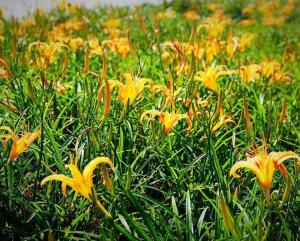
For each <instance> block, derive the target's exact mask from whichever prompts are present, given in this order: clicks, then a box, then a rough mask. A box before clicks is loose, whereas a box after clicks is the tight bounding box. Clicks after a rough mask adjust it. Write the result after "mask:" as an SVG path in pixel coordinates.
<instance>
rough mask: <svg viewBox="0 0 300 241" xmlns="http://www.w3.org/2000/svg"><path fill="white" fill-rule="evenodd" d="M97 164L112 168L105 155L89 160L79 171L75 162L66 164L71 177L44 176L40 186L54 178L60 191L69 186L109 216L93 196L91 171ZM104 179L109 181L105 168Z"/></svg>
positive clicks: (59, 175)
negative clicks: (81, 170)
mask: <svg viewBox="0 0 300 241" xmlns="http://www.w3.org/2000/svg"><path fill="white" fill-rule="evenodd" d="M99 164H107V165H109V166H110V167H111V168H112V169H113V168H114V165H113V163H112V162H111V160H110V159H109V158H107V157H97V158H95V159H93V160H92V161H90V162H89V163H88V164H87V165H86V167H85V168H84V169H83V172H82V173H81V172H80V171H79V169H78V167H77V166H76V165H75V164H72V163H71V164H69V165H66V168H68V169H69V170H70V171H71V173H72V176H73V178H71V177H69V176H66V175H62V174H54V175H50V176H48V177H46V178H44V179H43V180H42V182H41V186H43V185H45V183H46V182H49V181H52V180H55V181H60V182H62V186H61V188H62V192H63V194H64V195H66V192H67V186H70V187H71V188H72V189H73V190H75V191H76V192H78V193H79V194H80V195H82V196H83V197H85V198H86V199H88V200H89V201H90V202H95V204H96V205H97V206H98V207H99V208H100V210H101V211H102V212H103V213H104V214H105V215H106V216H108V217H110V216H111V215H110V213H109V212H108V211H107V210H106V209H105V208H104V207H103V206H102V204H101V203H100V202H99V201H98V200H97V198H96V197H95V191H94V190H93V172H94V170H95V169H96V168H97V166H98V165H99ZM103 177H104V179H105V180H106V182H107V181H109V178H108V176H107V172H106V170H104V176H103ZM105 184H106V185H107V187H109V186H110V183H105Z"/></svg>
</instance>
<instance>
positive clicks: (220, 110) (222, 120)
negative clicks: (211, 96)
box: [212, 96, 235, 132]
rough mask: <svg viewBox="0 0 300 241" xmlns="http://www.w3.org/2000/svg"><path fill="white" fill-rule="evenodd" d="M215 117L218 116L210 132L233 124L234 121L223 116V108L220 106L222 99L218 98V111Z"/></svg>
mask: <svg viewBox="0 0 300 241" xmlns="http://www.w3.org/2000/svg"><path fill="white" fill-rule="evenodd" d="M216 116H218V121H217V123H216V124H215V125H214V126H213V127H212V132H215V131H217V130H218V129H219V128H220V127H221V126H223V125H225V124H226V123H229V122H231V123H234V124H235V122H234V120H233V119H232V118H231V117H230V116H229V115H225V114H224V110H223V106H222V97H221V96H219V99H218V111H217V113H216Z"/></svg>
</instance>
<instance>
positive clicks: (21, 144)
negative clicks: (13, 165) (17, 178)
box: [0, 126, 41, 162]
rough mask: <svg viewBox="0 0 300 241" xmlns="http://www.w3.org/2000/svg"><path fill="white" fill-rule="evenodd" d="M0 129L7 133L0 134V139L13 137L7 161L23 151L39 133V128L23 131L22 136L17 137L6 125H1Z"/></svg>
mask: <svg viewBox="0 0 300 241" xmlns="http://www.w3.org/2000/svg"><path fill="white" fill-rule="evenodd" d="M0 130H5V131H8V133H9V134H3V135H0V139H5V140H6V141H8V140H9V139H13V144H12V148H11V151H10V154H9V158H8V162H11V161H13V160H15V159H16V158H17V157H18V156H19V155H20V154H21V153H22V152H24V151H25V150H26V149H27V148H28V147H29V146H30V145H31V144H32V143H33V142H34V141H35V140H36V139H37V138H38V137H39V136H40V135H41V129H38V130H37V131H35V132H33V133H25V134H24V135H23V136H21V137H19V136H18V135H17V134H15V133H14V132H13V131H12V129H10V128H9V127H7V126H1V127H0Z"/></svg>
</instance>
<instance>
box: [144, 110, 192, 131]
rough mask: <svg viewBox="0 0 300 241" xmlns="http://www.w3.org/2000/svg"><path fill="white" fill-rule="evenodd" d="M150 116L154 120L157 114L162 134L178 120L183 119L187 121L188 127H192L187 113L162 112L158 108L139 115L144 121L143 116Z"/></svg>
mask: <svg viewBox="0 0 300 241" xmlns="http://www.w3.org/2000/svg"><path fill="white" fill-rule="evenodd" d="M148 116H150V117H151V120H152V121H154V119H155V117H156V116H159V121H160V123H161V124H162V125H163V134H164V135H166V134H168V133H169V132H170V130H171V129H172V128H173V127H174V126H175V125H176V124H177V123H178V121H179V120H181V119H185V120H186V121H187V123H188V129H187V130H190V129H191V128H192V121H191V119H190V117H189V116H188V115H187V114H176V113H169V112H162V111H158V110H147V111H145V112H144V113H143V114H142V115H141V119H140V121H141V122H142V121H144V119H145V118H148Z"/></svg>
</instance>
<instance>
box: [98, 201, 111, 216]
mask: <svg viewBox="0 0 300 241" xmlns="http://www.w3.org/2000/svg"><path fill="white" fill-rule="evenodd" d="M94 203H95V204H96V206H97V207H98V208H99V209H100V210H101V212H103V213H104V214H105V216H106V217H108V218H111V214H110V213H109V212H108V211H107V210H106V208H105V207H104V206H103V205H102V204H101V203H100V202H99V201H98V199H96V200H95V201H94Z"/></svg>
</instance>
